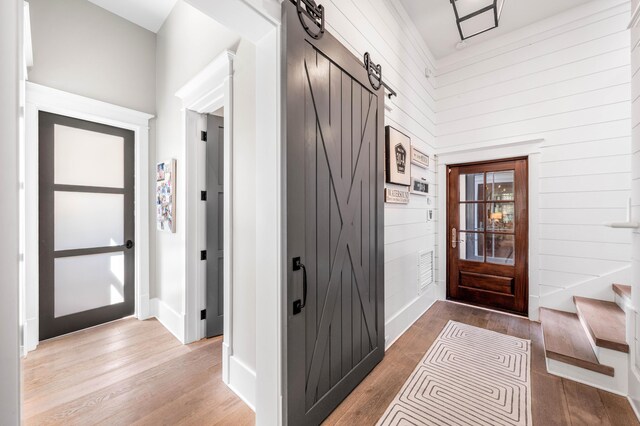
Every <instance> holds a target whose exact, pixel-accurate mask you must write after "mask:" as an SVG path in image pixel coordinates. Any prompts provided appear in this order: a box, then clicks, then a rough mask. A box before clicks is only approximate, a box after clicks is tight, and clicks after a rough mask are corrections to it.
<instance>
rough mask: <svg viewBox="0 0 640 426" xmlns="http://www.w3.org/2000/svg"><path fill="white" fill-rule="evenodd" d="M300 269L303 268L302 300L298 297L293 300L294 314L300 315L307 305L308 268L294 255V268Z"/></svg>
mask: <svg viewBox="0 0 640 426" xmlns="http://www.w3.org/2000/svg"><path fill="white" fill-rule="evenodd" d="M300 269H302V300H300V299H298V300H296V301H295V302H293V315H298V314H299V313H301V312H302V309H304V307H305V306H307V268H305V266H304V264H303V263H302V261H301V260H300V258H299V257H294V258H293V270H294V271H299V270H300Z"/></svg>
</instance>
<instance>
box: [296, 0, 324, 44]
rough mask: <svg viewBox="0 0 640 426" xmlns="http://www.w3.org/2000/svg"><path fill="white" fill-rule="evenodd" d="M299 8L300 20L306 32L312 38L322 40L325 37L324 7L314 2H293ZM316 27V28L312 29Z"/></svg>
mask: <svg viewBox="0 0 640 426" xmlns="http://www.w3.org/2000/svg"><path fill="white" fill-rule="evenodd" d="M291 1H293V3H294V4H295V5H296V6H297V8H298V18H300V23H301V24H302V27H303V28H304V30H305V31H306V32H307V34H309V35H310V36H311V37H312V38H314V39H316V40H320V39H321V38H322V36H323V35H324V30H325V29H324V6H322V5H321V4H317V3H316V2H315V1H314V0H291ZM312 27H314V28H312Z"/></svg>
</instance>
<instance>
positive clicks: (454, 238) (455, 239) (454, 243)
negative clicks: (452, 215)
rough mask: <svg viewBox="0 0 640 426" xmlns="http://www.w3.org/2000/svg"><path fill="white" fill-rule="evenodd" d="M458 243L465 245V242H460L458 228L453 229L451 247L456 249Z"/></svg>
mask: <svg viewBox="0 0 640 426" xmlns="http://www.w3.org/2000/svg"><path fill="white" fill-rule="evenodd" d="M458 243H464V240H458V231H457V230H456V228H451V247H452V248H456V247H457V246H458Z"/></svg>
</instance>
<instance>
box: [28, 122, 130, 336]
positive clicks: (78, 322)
mask: <svg viewBox="0 0 640 426" xmlns="http://www.w3.org/2000/svg"><path fill="white" fill-rule="evenodd" d="M134 140H135V138H134V133H133V132H132V131H130V130H125V129H119V128H116V127H111V126H105V125H103V124H98V123H93V122H89V121H84V120H77V119H74V118H69V117H64V116H61V115H56V114H49V113H45V112H40V117H39V158H40V159H39V174H40V176H39V192H40V195H39V203H40V205H39V209H40V219H39V222H40V223H39V225H40V226H39V236H40V249H39V253H40V298H39V307H40V308H39V310H40V317H39V324H40V340H44V339H49V338H52V337H55V336H59V335H62V334H66V333H70V332H73V331H77V330H81V329H83V328H87V327H92V326H95V325H98V324H102V323H105V322H108V321H113V320H116V319H119V318H123V317H125V316H128V315H132V314H133V313H134V288H135V283H134V276H135V275H134V262H135V249H134V241H133V240H134V232H135V229H134V192H135V191H134Z"/></svg>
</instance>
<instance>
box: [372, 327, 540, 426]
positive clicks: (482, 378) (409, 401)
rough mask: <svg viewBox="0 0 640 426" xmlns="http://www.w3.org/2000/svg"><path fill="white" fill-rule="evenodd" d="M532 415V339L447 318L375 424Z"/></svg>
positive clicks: (525, 422)
mask: <svg viewBox="0 0 640 426" xmlns="http://www.w3.org/2000/svg"><path fill="white" fill-rule="evenodd" d="M531 424H532V420H531V341H529V340H524V339H519V338H517V337H511V336H507V335H504V334H500V333H496V332H494V331H489V330H485V329H482V328H478V327H473V326H470V325H466V324H461V323H458V322H454V321H449V323H448V324H447V325H446V326H445V328H444V329H443V330H442V332H441V333H440V336H439V337H438V339H437V340H436V341H435V342H434V343H433V345H432V346H431V348H430V349H429V350H428V351H427V354H426V355H425V356H424V358H423V359H422V361H420V364H418V366H417V367H416V369H415V370H414V372H413V373H412V374H411V376H410V377H409V379H408V380H407V382H406V383H405V384H404V386H403V388H402V390H401V391H400V392H399V393H398V395H396V398H395V400H394V401H393V402H392V403H391V405H390V406H389V408H387V411H386V412H385V414H384V415H383V416H382V417H381V418H380V420H379V421H378V425H379V426H390V425H402V426H405V425H407V426H408V425H442V426H445V425H446V426H450V425H465V426H476V425H487V426H489V425H490V426H495V425H522V426H530V425H531Z"/></svg>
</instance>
